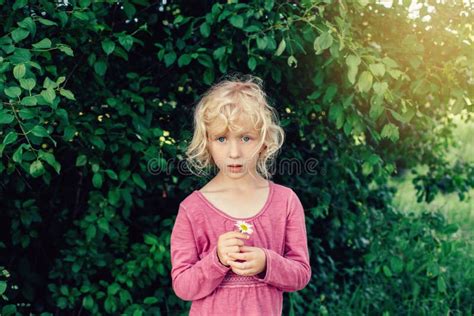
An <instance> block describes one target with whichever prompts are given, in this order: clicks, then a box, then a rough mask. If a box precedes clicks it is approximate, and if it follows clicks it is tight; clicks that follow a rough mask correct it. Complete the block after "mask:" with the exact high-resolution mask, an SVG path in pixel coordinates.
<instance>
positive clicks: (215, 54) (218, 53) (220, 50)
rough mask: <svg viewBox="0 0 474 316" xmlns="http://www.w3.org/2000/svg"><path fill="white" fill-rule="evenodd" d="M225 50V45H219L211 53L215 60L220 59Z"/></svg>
mask: <svg viewBox="0 0 474 316" xmlns="http://www.w3.org/2000/svg"><path fill="white" fill-rule="evenodd" d="M225 52H226V47H225V46H221V47H219V48H217V49H216V50H214V52H213V53H212V56H213V57H214V59H216V60H222V57H224V55H225Z"/></svg>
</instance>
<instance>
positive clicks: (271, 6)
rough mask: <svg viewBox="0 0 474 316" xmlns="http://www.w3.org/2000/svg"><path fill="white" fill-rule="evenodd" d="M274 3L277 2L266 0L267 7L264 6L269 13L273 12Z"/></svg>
mask: <svg viewBox="0 0 474 316" xmlns="http://www.w3.org/2000/svg"><path fill="white" fill-rule="evenodd" d="M274 2H275V1H274V0H265V5H264V7H265V10H267V11H269V12H270V11H272V8H273V5H274Z"/></svg>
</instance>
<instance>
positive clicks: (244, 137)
mask: <svg viewBox="0 0 474 316" xmlns="http://www.w3.org/2000/svg"><path fill="white" fill-rule="evenodd" d="M242 138H248V139H249V140H248V141H246V142H249V141H250V140H251V138H250V137H248V136H244V137H242Z"/></svg>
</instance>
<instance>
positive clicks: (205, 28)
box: [199, 22, 211, 37]
mask: <svg viewBox="0 0 474 316" xmlns="http://www.w3.org/2000/svg"><path fill="white" fill-rule="evenodd" d="M199 31H200V32H201V34H202V36H204V37H209V35H211V27H210V26H209V24H207V22H204V23H203V24H201V26H200V27H199Z"/></svg>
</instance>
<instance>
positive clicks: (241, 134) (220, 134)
mask: <svg viewBox="0 0 474 316" xmlns="http://www.w3.org/2000/svg"><path fill="white" fill-rule="evenodd" d="M211 135H212V136H213V137H218V136H219V137H221V136H224V135H226V133H223V132H222V133H217V134H214V133H211ZM238 135H239V136H243V135H252V136H256V135H257V133H256V132H249V131H247V132H242V133H240V134H238Z"/></svg>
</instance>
